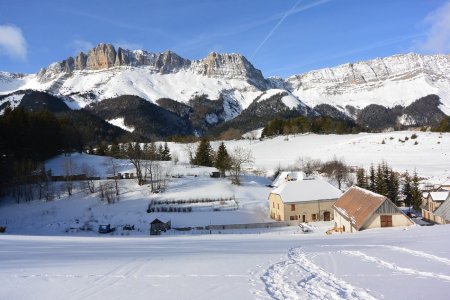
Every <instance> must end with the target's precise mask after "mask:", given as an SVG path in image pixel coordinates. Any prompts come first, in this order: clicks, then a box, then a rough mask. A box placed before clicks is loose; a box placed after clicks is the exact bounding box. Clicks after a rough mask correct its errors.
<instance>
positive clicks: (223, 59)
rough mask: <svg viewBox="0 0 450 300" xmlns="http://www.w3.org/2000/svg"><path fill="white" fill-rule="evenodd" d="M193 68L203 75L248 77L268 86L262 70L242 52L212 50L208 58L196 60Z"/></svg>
mask: <svg viewBox="0 0 450 300" xmlns="http://www.w3.org/2000/svg"><path fill="white" fill-rule="evenodd" d="M191 69H192V70H193V71H194V72H195V73H197V74H201V75H206V76H211V77H224V78H246V79H249V80H251V81H252V82H253V83H254V84H256V85H258V86H262V87H265V86H266V80H265V79H264V76H263V75H262V73H261V71H260V70H258V69H256V68H255V67H254V66H253V65H252V64H251V63H250V62H249V61H248V60H247V59H246V58H245V57H244V56H242V55H240V54H234V53H233V54H220V53H215V52H212V53H210V54H208V56H207V57H206V58H204V59H201V60H197V61H194V62H193V63H192V66H191Z"/></svg>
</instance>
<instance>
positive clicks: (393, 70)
mask: <svg viewBox="0 0 450 300" xmlns="http://www.w3.org/2000/svg"><path fill="white" fill-rule="evenodd" d="M418 74H426V75H431V76H433V77H434V79H439V78H443V77H449V74H450V55H420V54H415V53H409V54H401V55H393V56H389V57H385V58H376V59H373V60H368V61H362V62H357V63H348V64H343V65H340V66H337V67H333V68H325V69H320V70H316V71H311V72H307V73H304V74H301V75H295V76H292V77H289V78H287V80H286V81H287V82H288V83H289V84H290V85H291V86H292V88H293V89H298V88H302V89H308V88H314V87H317V85H327V87H328V88H331V87H335V92H339V91H343V89H344V88H345V87H352V86H355V85H365V84H370V83H376V82H380V81H384V80H388V79H391V80H402V79H408V78H412V77H414V76H416V75H418Z"/></svg>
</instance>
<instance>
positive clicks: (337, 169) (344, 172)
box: [320, 157, 352, 189]
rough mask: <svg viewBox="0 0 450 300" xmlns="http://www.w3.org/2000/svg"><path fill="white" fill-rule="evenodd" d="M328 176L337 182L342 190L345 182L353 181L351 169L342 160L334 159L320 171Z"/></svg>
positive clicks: (326, 163)
mask: <svg viewBox="0 0 450 300" xmlns="http://www.w3.org/2000/svg"><path fill="white" fill-rule="evenodd" d="M320 171H321V172H322V173H325V174H326V176H327V177H328V178H330V179H332V180H334V181H336V183H337V185H338V188H339V189H341V187H342V184H343V183H344V182H349V181H350V180H351V178H352V177H351V176H350V171H349V167H348V166H347V165H346V164H345V162H344V161H343V160H342V159H338V158H336V157H334V158H333V159H332V160H330V161H327V162H325V163H324V164H323V165H322V168H321V170H320Z"/></svg>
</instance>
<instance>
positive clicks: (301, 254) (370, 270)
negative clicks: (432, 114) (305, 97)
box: [0, 132, 450, 299]
mask: <svg viewBox="0 0 450 300" xmlns="http://www.w3.org/2000/svg"><path fill="white" fill-rule="evenodd" d="M413 133H414V132H389V133H380V134H358V135H314V134H307V135H297V136H289V138H288V139H286V137H276V138H272V139H266V140H263V141H259V140H257V141H249V140H241V141H228V142H226V146H227V148H228V149H229V150H230V151H231V150H232V149H233V148H234V147H236V146H241V147H246V148H249V149H251V151H252V153H253V156H254V158H255V165H254V167H253V168H254V169H259V170H265V172H263V173H266V174H269V173H271V172H273V170H274V169H276V168H277V167H278V166H279V165H281V166H289V165H293V164H294V163H295V162H296V161H297V160H298V159H299V158H300V157H302V158H305V157H309V158H314V159H321V160H327V159H330V158H332V157H333V156H335V155H336V156H337V157H343V158H344V159H345V160H346V162H347V163H348V164H351V165H355V166H365V167H368V166H369V165H370V163H375V164H377V163H379V162H381V161H382V160H383V159H384V160H386V161H387V162H388V163H389V164H390V165H391V166H393V167H394V168H395V169H396V170H398V171H403V170H405V169H408V170H409V171H413V170H414V168H416V169H417V171H418V172H419V174H420V175H422V176H425V177H427V180H429V181H432V182H435V183H438V182H442V181H444V180H445V179H446V178H448V177H449V176H450V173H449V172H450V171H449V165H448V161H449V156H450V134H442V135H440V134H439V133H428V132H415V133H416V134H417V135H418V138H417V139H416V140H411V139H409V140H407V141H405V142H404V143H403V142H400V141H399V139H401V140H403V141H404V140H405V137H406V136H408V137H411V135H412V134H413ZM391 137H392V139H391ZM383 140H384V141H385V143H384V144H382V141H383ZM415 141H418V144H417V145H414V142H415ZM213 146H214V147H217V146H218V143H216V142H215V143H213ZM169 147H170V149H171V151H172V153H177V155H178V156H179V157H180V162H179V163H178V164H176V165H174V164H173V163H171V162H164V163H163V164H162V169H163V170H164V172H166V173H167V174H170V175H171V176H169V178H168V186H167V189H166V191H165V192H164V193H162V194H153V193H151V192H150V188H149V187H148V185H144V186H138V185H137V183H136V180H131V179H128V180H127V179H124V180H120V181H119V188H120V196H119V201H118V202H116V203H114V204H106V203H105V202H102V201H100V199H99V196H98V195H97V194H90V193H89V192H88V191H87V190H86V189H85V188H83V186H82V184H81V183H77V184H76V186H75V190H74V194H73V195H72V196H71V197H67V196H66V195H65V192H64V190H63V188H64V186H63V184H60V186H58V185H55V195H56V196H57V197H56V198H55V200H53V201H49V202H44V201H32V202H25V203H20V204H17V203H15V202H14V200H13V199H2V201H0V226H6V227H7V232H6V233H5V234H0V265H1V268H0V279H1V280H2V288H0V299H30V298H33V299H107V298H109V299H123V298H130V299H144V298H145V299H147V298H151V299H154V298H155V299H424V298H433V299H448V294H449V293H450V251H449V249H450V247H449V246H450V242H449V241H447V239H445V238H443V237H445V236H449V234H450V227H449V226H432V227H419V226H413V227H410V228H407V229H405V228H393V229H392V228H391V229H372V230H367V231H364V232H359V233H354V234H333V235H332V236H327V235H325V231H326V230H327V229H329V228H331V227H332V226H333V222H317V223H315V224H312V226H313V227H314V232H313V233H310V234H303V233H302V231H301V230H300V228H299V227H297V226H291V227H284V228H272V229H267V228H261V229H239V230H212V231H209V230H205V229H203V230H202V229H194V230H190V231H179V230H170V231H168V232H166V233H164V234H163V236H160V237H150V236H149V222H151V221H152V220H153V219H154V218H160V219H161V220H163V221H167V220H171V222H172V227H204V226H207V225H210V224H211V225H225V224H244V223H261V222H269V221H270V219H269V216H268V201H267V198H268V195H269V192H270V191H271V189H270V188H268V187H267V186H266V185H267V184H269V183H270V180H268V179H267V178H265V177H264V175H260V176H256V175H246V176H244V177H243V184H242V186H234V185H231V184H230V182H229V180H228V179H217V178H210V177H209V174H210V173H211V172H212V171H214V170H215V169H214V168H204V167H192V166H190V165H188V164H186V163H185V162H184V161H186V160H187V159H186V150H185V149H186V148H187V147H186V146H185V145H179V144H174V143H169ZM66 159H68V158H67V157H64V156H59V157H55V158H54V159H51V160H49V161H48V162H47V163H46V168H47V169H52V173H53V174H54V175H60V174H61V173H62V165H63V162H64V160H66ZM71 159H72V160H73V161H74V162H75V164H76V165H77V166H78V167H79V169H82V166H83V165H84V166H90V167H93V168H95V169H96V170H97V175H98V176H101V177H102V178H105V177H106V176H110V175H111V159H110V158H107V157H99V156H93V155H87V154H73V155H72V156H71ZM115 162H116V165H117V166H118V171H119V172H122V173H124V172H135V171H134V169H133V166H132V165H131V164H130V162H129V161H127V160H116V161H115ZM97 184H98V182H97ZM230 198H232V199H235V200H236V202H237V203H238V207H239V208H238V209H237V210H220V209H210V208H208V207H207V206H206V207H204V208H203V209H197V210H193V211H192V212H184V213H183V212H170V213H168V212H167V213H166V212H164V213H163V212H153V213H147V208H148V207H149V204H150V203H151V201H153V200H163V201H165V200H169V201H170V200H195V199H219V200H220V199H230ZM219 202H220V201H219ZM99 224H112V225H113V226H114V227H117V230H116V231H115V232H114V233H112V234H108V235H106V236H100V235H99V234H98V233H97V232H96V229H97V227H98V225H99ZM125 224H130V225H134V226H135V230H132V231H125V230H123V229H122V226H123V225H125ZM210 233H211V234H210Z"/></svg>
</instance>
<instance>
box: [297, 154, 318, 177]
mask: <svg viewBox="0 0 450 300" xmlns="http://www.w3.org/2000/svg"><path fill="white" fill-rule="evenodd" d="M297 165H298V167H299V169H300V170H301V171H303V173H305V176H307V177H308V176H311V175H312V174H314V172H316V171H318V170H319V169H320V168H321V166H322V162H321V161H320V160H318V159H312V158H310V157H300V158H299V159H298V160H297Z"/></svg>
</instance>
